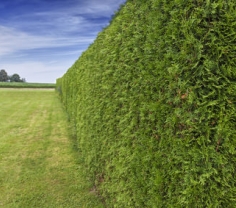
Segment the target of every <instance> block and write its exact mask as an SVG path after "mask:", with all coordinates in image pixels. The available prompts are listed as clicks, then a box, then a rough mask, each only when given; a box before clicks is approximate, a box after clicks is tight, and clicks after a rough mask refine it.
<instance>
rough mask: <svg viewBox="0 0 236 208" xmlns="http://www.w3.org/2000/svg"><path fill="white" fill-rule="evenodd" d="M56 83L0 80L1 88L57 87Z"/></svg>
mask: <svg viewBox="0 0 236 208" xmlns="http://www.w3.org/2000/svg"><path fill="white" fill-rule="evenodd" d="M55 86H56V84H54V83H29V82H0V88H55Z"/></svg>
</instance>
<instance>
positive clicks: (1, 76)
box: [0, 69, 8, 82]
mask: <svg viewBox="0 0 236 208" xmlns="http://www.w3.org/2000/svg"><path fill="white" fill-rule="evenodd" d="M7 81H8V75H7V72H6V71H5V69H1V71H0V82H7Z"/></svg>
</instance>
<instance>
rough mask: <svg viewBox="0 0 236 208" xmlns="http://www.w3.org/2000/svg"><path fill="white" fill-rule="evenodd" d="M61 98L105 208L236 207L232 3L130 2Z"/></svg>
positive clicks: (65, 81)
mask: <svg viewBox="0 0 236 208" xmlns="http://www.w3.org/2000/svg"><path fill="white" fill-rule="evenodd" d="M57 89H58V91H59V92H60V95H61V99H62V102H63V103H64V105H65V107H66V110H67V112H68V115H69V117H70V119H71V121H72V122H73V123H74V125H75V128H76V134H77V140H78V144H79V147H80V149H81V151H82V153H83V156H84V162H85V165H86V167H87V171H88V173H89V175H90V177H92V178H93V180H94V183H95V187H96V190H97V193H99V194H100V195H101V197H103V198H104V199H105V202H106V206H107V207H125V208H126V207H131V208H134V207H138V208H139V207H154V208H155V207H163V208H167V207H177V208H178V207H181V208H183V207H189V208H190V207H191V208H192V207H201V208H206V207H224V208H225V207H236V178H235V174H236V169H235V168H236V150H235V147H236V3H235V1H234V0H227V1H226V0H197V1H195V0H172V1H167V0H148V1H146V0H138V1H137V0H128V1H127V2H126V4H125V5H124V6H122V7H121V9H120V10H119V11H118V12H117V14H116V15H115V17H114V18H113V20H112V21H111V24H110V25H109V26H108V27H107V28H105V29H104V30H103V31H102V32H101V33H99V34H98V36H97V39H96V40H95V42H94V43H93V44H92V45H91V46H90V47H89V48H88V49H87V50H86V51H85V52H84V53H83V54H82V55H81V57H80V58H79V59H78V60H77V61H76V62H75V63H74V65H73V66H72V67H71V68H70V69H69V70H68V71H67V73H66V74H65V75H64V76H63V77H62V78H59V79H58V80H57Z"/></svg>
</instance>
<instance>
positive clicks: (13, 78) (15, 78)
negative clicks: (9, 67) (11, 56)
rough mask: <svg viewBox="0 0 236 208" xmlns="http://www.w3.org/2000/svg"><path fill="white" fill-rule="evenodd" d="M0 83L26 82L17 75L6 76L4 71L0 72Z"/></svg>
mask: <svg viewBox="0 0 236 208" xmlns="http://www.w3.org/2000/svg"><path fill="white" fill-rule="evenodd" d="M0 82H26V80H25V78H20V75H19V74H13V75H10V76H9V75H8V74H7V72H6V70H5V69H1V71H0Z"/></svg>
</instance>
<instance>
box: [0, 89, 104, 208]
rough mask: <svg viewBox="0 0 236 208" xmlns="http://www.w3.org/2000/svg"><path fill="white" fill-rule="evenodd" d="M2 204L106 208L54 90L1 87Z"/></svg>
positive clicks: (7, 207) (25, 207)
mask: <svg viewBox="0 0 236 208" xmlns="http://www.w3.org/2000/svg"><path fill="white" fill-rule="evenodd" d="M0 106H1V108H0V207H4V208H15V207H21V208H28V207H29V208H33V207H39V208H54V207H55V208H60V207H68V208H70V207H71V208H73V207H76V208H77V207H78V208H80V207H81V208H83V207H88V208H92V207H103V205H102V204H101V202H100V200H99V199H98V198H97V196H96V195H95V194H94V193H93V191H91V190H92V188H91V187H92V184H90V182H89V181H87V180H86V177H85V176H84V175H83V167H82V166H81V164H80V161H79V152H78V151H77V149H76V145H75V143H74V141H73V138H72V137H71V136H69V133H68V124H67V118H66V115H65V114H64V112H63V110H62V108H61V104H60V102H59V100H58V98H57V96H56V95H55V92H54V90H52V89H51V90H48V89H44V90H39V89H38V90H29V89H27V90H26V89H25V90H23V89H21V90H18V89H0Z"/></svg>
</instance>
